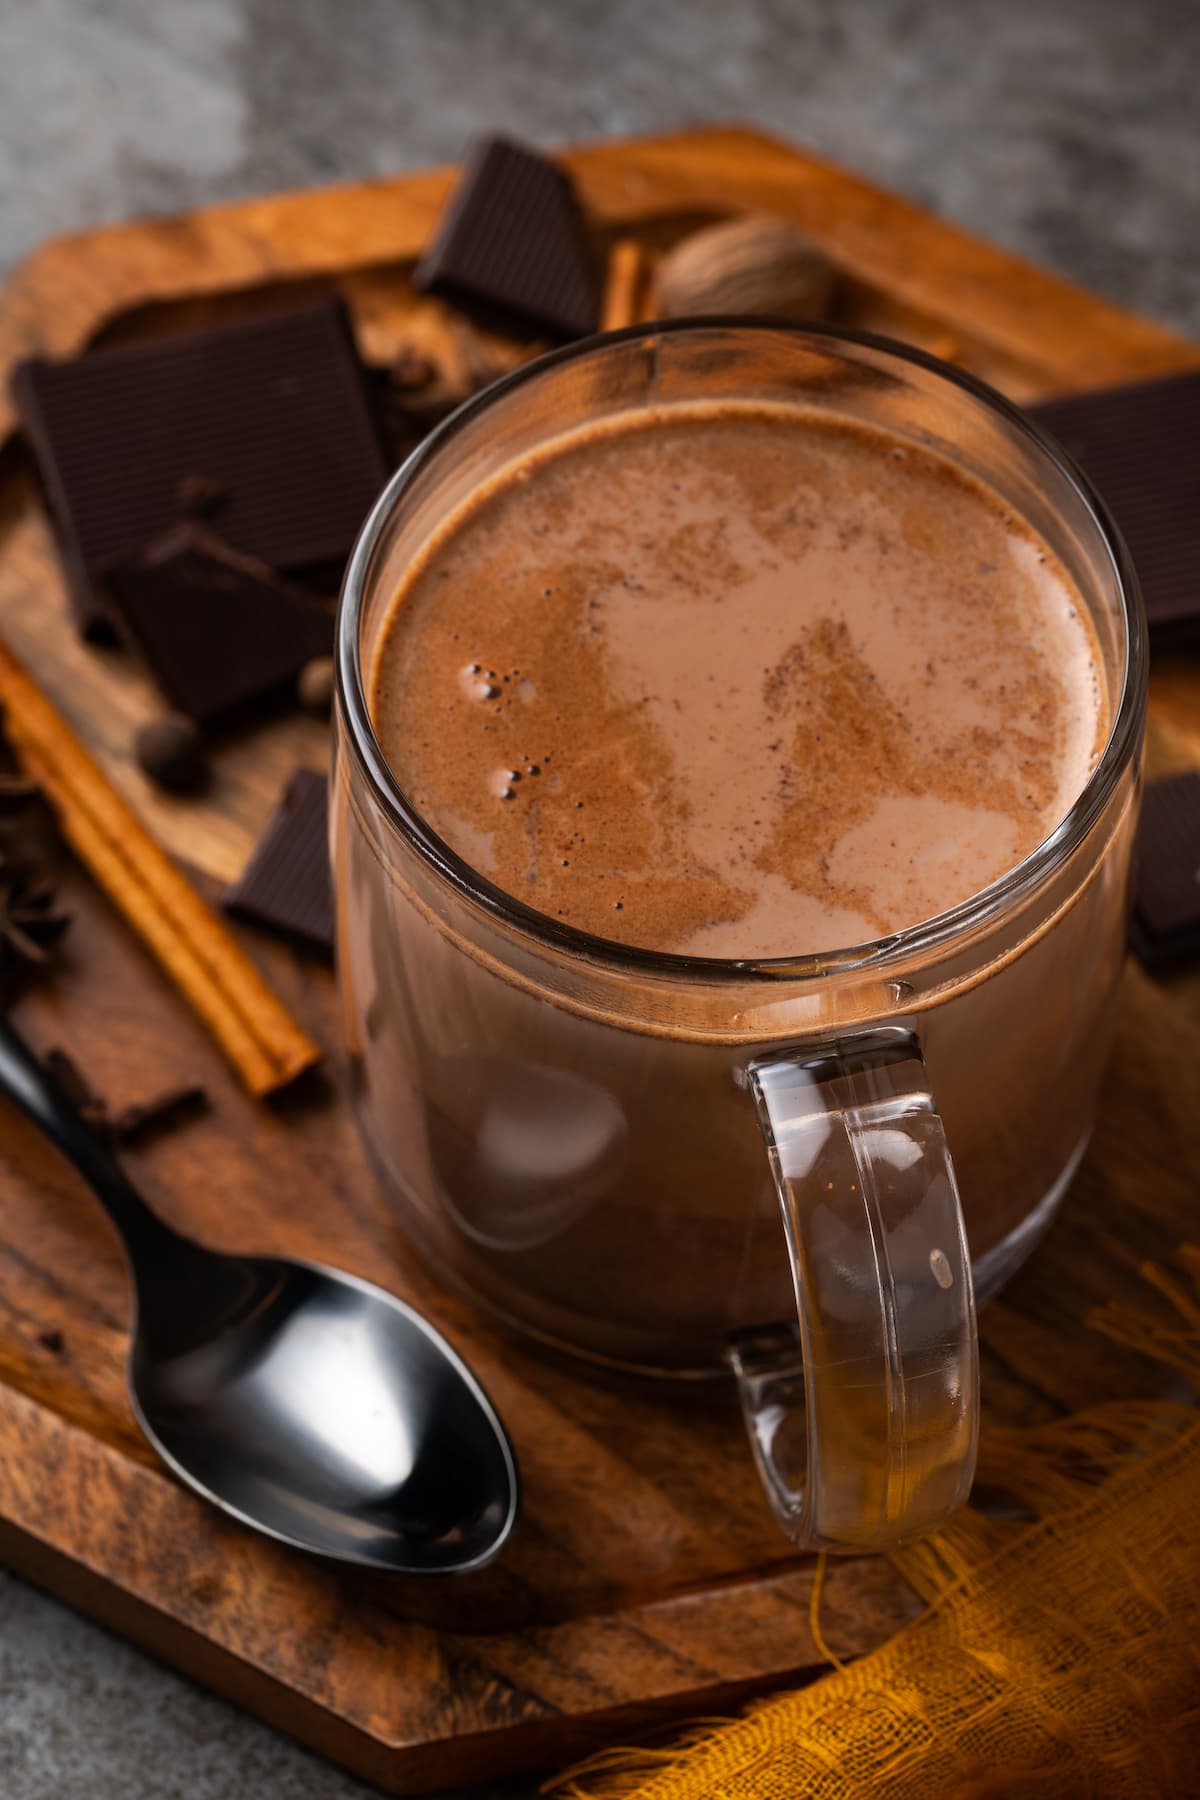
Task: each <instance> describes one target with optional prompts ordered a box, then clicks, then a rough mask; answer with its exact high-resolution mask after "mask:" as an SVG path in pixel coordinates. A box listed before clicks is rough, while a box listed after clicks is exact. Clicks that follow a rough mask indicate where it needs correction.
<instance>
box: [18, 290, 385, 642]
mask: <svg viewBox="0 0 1200 1800" xmlns="http://www.w3.org/2000/svg"><path fill="white" fill-rule="evenodd" d="M13 397H14V399H15V401H16V405H17V409H18V412H19V413H20V417H21V422H22V424H23V426H24V428H25V431H26V434H27V436H28V438H29V441H30V443H31V444H32V446H33V449H34V452H35V454H36V456H37V459H38V463H39V465H40V467H41V471H42V475H43V477H44V480H45V484H46V489H47V493H48V496H49V500H50V505H51V509H52V511H53V514H54V518H55V523H56V526H57V529H58V534H59V539H60V543H61V547H62V552H63V556H64V560H65V563H66V568H67V576H68V582H69V587H70V594H71V599H72V602H73V605H74V609H75V612H76V615H77V617H78V619H79V622H80V624H81V626H82V627H83V629H84V630H85V631H87V632H88V633H89V635H95V636H104V635H110V634H111V624H110V622H109V619H108V614H107V611H106V608H105V604H104V598H103V595H102V593H101V592H99V591H98V589H97V586H96V571H97V569H98V568H99V567H101V566H102V565H105V564H108V563H112V562H114V561H121V560H127V559H128V558H130V557H132V556H135V555H136V554H138V553H139V552H140V551H142V550H143V549H144V548H145V547H146V546H147V545H148V544H149V543H150V542H151V541H152V540H153V539H155V538H156V537H158V536H159V535H160V533H161V532H163V531H164V530H165V529H166V528H167V527H168V526H169V525H170V524H171V523H172V522H173V521H174V520H175V519H176V518H177V517H178V516H179V515H180V513H181V511H184V510H186V495H187V494H188V493H189V492H190V491H194V490H196V489H197V488H198V487H203V488H204V489H205V491H206V492H208V493H209V494H211V496H212V504H211V507H210V509H209V512H208V515H207V516H208V518H209V522H210V523H212V524H213V526H214V528H215V529H217V530H219V532H220V535H221V536H222V538H224V539H225V540H226V542H227V543H229V544H230V545H232V546H233V548H234V549H236V550H240V551H243V552H244V553H245V554H246V555H248V556H254V557H257V558H259V560H260V561H262V562H264V563H268V564H270V565H271V566H272V567H275V568H279V569H286V570H289V571H300V570H303V569H305V568H307V567H310V566H312V565H320V564H329V563H333V564H335V565H340V564H341V563H342V562H344V560H345V558H346V556H347V555H348V553H349V551H350V548H351V546H352V544H353V542H354V538H355V536H356V535H357V532H358V529H359V526H360V525H361V524H362V521H363V519H364V518H365V516H366V514H367V512H368V510H369V508H370V506H371V504H372V502H373V501H374V499H375V496H376V495H377V494H378V492H379V490H380V488H381V487H382V485H383V483H384V480H385V479H386V477H387V474H388V463H387V459H386V457H385V455H384V451H383V447H382V444H381V441H380V437H379V434H378V431H377V428H376V424H375V419H374V415H373V413H372V410H371V406H370V404H369V401H368V397H367V393H366V388H365V385H364V382H363V378H362V372H361V369H360V367H359V363H358V358H357V354H356V352H355V348H354V342H353V339H352V336H351V333H350V327H349V323H348V321H347V318H346V314H345V310H344V308H343V307H342V305H341V303H340V301H338V300H334V299H329V300H321V301H318V302H316V303H315V304H309V305H305V306H300V307H294V308H290V309H289V310H287V311H284V312H272V313H270V314H259V315H256V316H255V317H253V318H248V319H243V320H239V321H237V322H235V323H232V324H228V325H218V326H213V327H211V328H209V329H207V330H203V331H187V332H179V333H177V334H174V335H171V336H165V337H156V338H153V339H149V340H147V341H146V342H143V343H136V344H124V345H118V346H115V347H113V348H111V349H101V350H93V351H89V352H87V353H86V354H85V355H83V356H77V357H75V358H73V359H72V360H71V361H69V362H59V363H55V362H46V361H42V360H40V359H35V360H33V361H30V362H25V363H22V364H21V365H20V367H19V368H18V369H17V371H16V373H15V375H14V377H13Z"/></svg>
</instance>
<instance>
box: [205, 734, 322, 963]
mask: <svg viewBox="0 0 1200 1800" xmlns="http://www.w3.org/2000/svg"><path fill="white" fill-rule="evenodd" d="M328 817H329V804H328V794H327V783H326V781H325V777H324V776H323V775H315V774H314V773H313V771H312V770H311V769H297V770H296V772H295V774H294V775H293V776H292V778H291V780H290V781H289V783H288V785H287V788H286V790H285V792H284V795H283V798H282V799H281V800H280V802H279V805H278V806H277V807H276V809H275V811H274V813H273V814H272V815H271V818H270V820H269V821H268V823H267V828H266V830H265V831H264V832H263V834H262V837H261V838H260V839H259V841H258V844H257V846H256V847H255V850H254V852H253V854H252V856H251V858H250V861H249V862H248V863H247V864H246V867H245V868H244V869H243V870H242V873H241V876H240V878H239V879H238V880H237V881H236V882H235V883H234V884H233V886H232V887H231V888H229V889H228V890H227V891H226V894H225V898H224V904H225V906H226V907H227V908H228V910H229V911H230V912H232V913H237V914H238V915H239V916H240V917H242V918H245V919H251V920H253V921H254V923H255V924H258V925H265V926H267V927H268V928H269V929H270V930H272V931H278V932H282V933H283V934H284V935H285V936H286V937H291V938H299V939H300V940H301V941H302V942H304V943H306V944H308V945H310V946H312V947H314V948H316V949H319V950H324V951H332V949H333V883H332V880H331V878H330V873H329V843H328Z"/></svg>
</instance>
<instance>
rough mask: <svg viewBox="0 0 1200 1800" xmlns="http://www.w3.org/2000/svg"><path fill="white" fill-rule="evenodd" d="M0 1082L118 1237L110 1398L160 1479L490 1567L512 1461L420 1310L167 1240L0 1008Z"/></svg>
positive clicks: (266, 1511)
mask: <svg viewBox="0 0 1200 1800" xmlns="http://www.w3.org/2000/svg"><path fill="white" fill-rule="evenodd" d="M0 1092H5V1093H7V1094H8V1095H9V1096H10V1098H12V1099H13V1100H15V1101H16V1103H17V1104H18V1105H19V1106H21V1107H22V1109H23V1110H24V1111H25V1112H26V1113H27V1114H28V1115H29V1116H30V1117H31V1118H32V1119H33V1120H34V1122H35V1123H36V1124H38V1125H40V1126H41V1128H42V1129H43V1130H44V1131H45V1132H46V1133H47V1135H48V1136H49V1137H50V1138H51V1139H52V1141H53V1142H54V1143H55V1144H56V1146H57V1147H58V1148H59V1149H60V1150H61V1151H62V1152H63V1154H64V1155H66V1156H67V1157H68V1159H69V1160H70V1161H71V1162H72V1163H73V1164H74V1165H75V1167H76V1169H77V1170H78V1171H79V1173H80V1174H81V1175H82V1176H83V1177H84V1179H85V1180H86V1181H87V1182H88V1183H89V1185H90V1186H91V1188H92V1190H93V1192H94V1193H95V1194H96V1196H97V1198H98V1199H99V1200H100V1201H101V1203H102V1204H103V1206H104V1208H105V1210H106V1211H107V1212H108V1214H109V1217H110V1218H111V1219H112V1220H113V1223H114V1224H115V1225H116V1227H117V1230H118V1232H119V1233H120V1236H121V1240H122V1243H123V1245H124V1248H125V1253H126V1257H127V1259H128V1262H129V1266H130V1269H131V1271H132V1275H133V1282H134V1289H135V1294H136V1306H135V1328H134V1336H133V1343H132V1347H131V1350H130V1356H129V1389H130V1396H131V1398H132V1400H133V1404H134V1408H135V1410H136V1412H137V1416H138V1420H139V1422H140V1424H141V1426H142V1429H143V1431H144V1432H145V1434H146V1436H147V1438H148V1439H149V1440H150V1443H151V1444H152V1445H153V1446H154V1448H155V1449H156V1450H157V1451H158V1453H159V1455H160V1456H162V1458H163V1460H164V1461H165V1462H166V1463H167V1464H168V1465H169V1466H170V1467H171V1468H172V1469H173V1470H174V1471H175V1472H176V1474H177V1475H179V1476H180V1477H181V1478H182V1479H183V1480H184V1481H185V1482H187V1483H188V1485H189V1486H190V1487H192V1488H194V1489H196V1491H197V1492H198V1493H200V1494H202V1495H203V1496H204V1497H205V1498H206V1499H207V1500H210V1501H212V1502H213V1503H214V1505H216V1506H218V1507H220V1508H221V1509H222V1510H223V1511H225V1512H227V1513H230V1514H232V1515H233V1516H234V1517H235V1518H237V1519H240V1520H241V1521H242V1522H243V1523H244V1524H247V1525H250V1526H252V1527H254V1529H255V1530H257V1531H260V1532H263V1533H265V1534H266V1535H267V1536H269V1537H272V1538H276V1539H279V1540H280V1541H282V1542H283V1543H286V1544H291V1545H293V1546H294V1547H296V1548H297V1549H301V1550H307V1551H311V1552H313V1553H315V1554H317V1555H319V1556H324V1557H330V1558H334V1559H336V1560H337V1561H339V1562H346V1563H354V1564H358V1565H360V1566H365V1567H370V1568H374V1569H377V1570H381V1571H382V1570H386V1571H389V1572H394V1573H404V1574H409V1575H418V1574H419V1575H431V1574H433V1575H447V1574H462V1573H466V1572H468V1571H470V1570H473V1569H479V1568H482V1567H483V1566H484V1565H485V1564H486V1563H488V1562H490V1561H491V1560H492V1558H493V1557H494V1556H495V1555H496V1554H497V1552H498V1551H499V1550H500V1549H501V1547H502V1546H503V1545H504V1543H505V1542H506V1540H507V1539H508V1537H509V1535H510V1533H511V1531H512V1528H513V1525H514V1524H515V1522H516V1516H517V1506H518V1478H517V1467H516V1461H515V1458H514V1456H513V1452H512V1448H511V1446H510V1444H509V1441H508V1438H507V1436H506V1434H505V1431H504V1427H503V1426H502V1424H501V1423H500V1420H499V1418H498V1417H497V1415H496V1412H495V1410H494V1408H493V1407H492V1405H491V1402H490V1401H489V1400H488V1398H487V1395H486V1394H485V1393H484V1391H483V1389H482V1388H481V1386H480V1385H479V1382H478V1381H477V1380H476V1378H475V1377H474V1375H473V1374H472V1373H471V1371H470V1369H468V1367H467V1365H466V1364H465V1363H464V1362H463V1360H462V1358H461V1357H460V1356H459V1355H458V1354H457V1353H456V1352H455V1351H454V1350H453V1349H452V1348H451V1346H450V1345H449V1344H448V1343H447V1342H446V1340H445V1339H444V1338H443V1337H442V1336H441V1335H440V1334H439V1333H438V1332H437V1331H435V1329H434V1327H433V1326H432V1325H431V1324H430V1323H429V1321H428V1320H426V1319H423V1318H422V1317H421V1316H420V1314H419V1313H416V1312H414V1311H413V1309H412V1308H411V1307H409V1306H406V1305H405V1304H404V1303H403V1302H402V1301H400V1300H397V1299H395V1298H394V1297H393V1296H392V1295H391V1294H388V1293H385V1292H384V1291H383V1289H382V1288H378V1287H374V1286H373V1285H372V1284H371V1283H370V1282H367V1281H360V1280H358V1279H357V1278H356V1277H355V1276H353V1275H347V1274H344V1273H342V1272H341V1271H339V1270H336V1269H331V1268H327V1267H325V1266H323V1265H321V1264H318V1263H308V1262H300V1261H292V1260H287V1259H284V1258H276V1257H255V1256H226V1255H221V1254H219V1253H217V1252H216V1251H213V1250H208V1249H205V1248H204V1247H203V1246H201V1245H199V1244H196V1243H194V1242H192V1240H191V1239H189V1238H185V1237H183V1236H181V1235H180V1233H178V1232H177V1231H175V1230H173V1229H172V1228H171V1227H170V1226H168V1225H167V1224H165V1223H164V1222H163V1220H161V1219H160V1218H159V1217H158V1215H157V1214H156V1213H154V1212H152V1211H151V1210H150V1208H149V1207H148V1206H147V1205H146V1203H145V1202H144V1201H143V1200H142V1198H141V1196H140V1195H139V1194H138V1193H137V1192H136V1190H135V1189H134V1188H133V1186H132V1184H131V1183H130V1181H129V1179H128V1177H127V1176H126V1175H125V1172H124V1170H123V1169H122V1168H121V1167H120V1165H119V1164H118V1163H117V1161H116V1160H115V1158H114V1157H113V1156H112V1155H111V1154H110V1153H109V1151H108V1150H107V1149H106V1148H105V1146H104V1145H103V1144H102V1143H101V1142H100V1141H99V1139H98V1138H96V1136H95V1135H94V1134H93V1133H92V1132H91V1130H90V1129H89V1128H88V1127H87V1126H86V1125H85V1124H84V1122H83V1121H82V1120H81V1119H80V1117H79V1115H78V1114H77V1113H76V1112H75V1110H74V1108H73V1107H72V1106H71V1105H70V1103H69V1102H68V1101H67V1100H66V1098H65V1097H64V1096H63V1095H62V1094H61V1093H60V1092H59V1090H58V1089H57V1087H56V1086H55V1085H54V1083H53V1082H52V1081H51V1079H50V1077H49V1076H48V1075H47V1073H46V1071H45V1070H44V1069H43V1068H42V1066H41V1064H40V1063H39V1062H38V1061H37V1060H36V1058H35V1057H34V1056H33V1054H32V1052H31V1051H30V1050H29V1049H28V1047H27V1046H26V1045H25V1044H24V1043H23V1042H22V1041H21V1039H20V1038H19V1037H18V1036H17V1034H16V1033H15V1031H14V1030H13V1029H12V1026H11V1025H10V1024H9V1023H8V1022H7V1021H5V1020H2V1019H0Z"/></svg>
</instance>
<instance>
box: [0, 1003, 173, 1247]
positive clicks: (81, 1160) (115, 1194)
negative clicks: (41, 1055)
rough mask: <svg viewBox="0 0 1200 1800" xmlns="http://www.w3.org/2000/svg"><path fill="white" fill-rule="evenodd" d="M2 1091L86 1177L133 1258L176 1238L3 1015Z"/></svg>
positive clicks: (0, 1041) (0, 1050) (0, 1036)
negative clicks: (152, 1210) (151, 1209)
mask: <svg viewBox="0 0 1200 1800" xmlns="http://www.w3.org/2000/svg"><path fill="white" fill-rule="evenodd" d="M0 1093H3V1094H6V1095H7V1096H8V1098H9V1099H10V1100H12V1101H13V1102H14V1103H15V1104H16V1105H17V1106H19V1107H20V1108H21V1110H22V1112H24V1113H26V1114H27V1115H28V1117H29V1118H31V1119H32V1120H33V1122H34V1124H35V1125H37V1126H38V1127H39V1128H40V1129H41V1130H42V1131H43V1132H44V1133H45V1134H46V1136H47V1137H48V1138H49V1139H50V1142H51V1143H52V1144H53V1145H54V1147H55V1149H56V1150H58V1151H59V1152H61V1154H62V1155H63V1156H65V1157H66V1159H67V1161H68V1162H69V1163H73V1164H74V1166H75V1168H76V1169H77V1170H78V1171H79V1173H80V1174H81V1175H82V1176H83V1179H84V1180H85V1181H86V1182H87V1184H88V1186H89V1187H90V1188H91V1190H92V1192H93V1193H94V1194H95V1196H96V1198H97V1200H99V1202H100V1204H101V1206H103V1208H104V1210H105V1212H107V1214H108V1216H109V1218H110V1219H111V1220H112V1222H113V1224H114V1225H115V1226H116V1228H117V1231H118V1233H119V1234H120V1237H121V1240H122V1242H123V1243H124V1245H125V1249H126V1251H127V1252H128V1254H129V1256H130V1259H131V1260H132V1259H133V1257H134V1255H135V1253H137V1254H138V1255H141V1254H143V1253H144V1252H146V1251H150V1250H162V1249H165V1248H167V1247H168V1245H169V1244H170V1243H171V1242H172V1241H174V1240H175V1233H174V1232H173V1231H172V1230H171V1229H170V1227H169V1226H167V1225H164V1224H163V1222H162V1220H161V1219H160V1218H158V1216H157V1215H156V1214H155V1213H152V1212H151V1211H150V1208H149V1207H148V1206H147V1205H146V1202H145V1201H144V1200H143V1199H142V1197H141V1195H140V1194H139V1193H138V1192H137V1191H136V1189H135V1188H134V1187H133V1185H132V1183H131V1182H130V1181H129V1179H128V1177H127V1176H126V1174H125V1172H124V1170H123V1169H122V1168H121V1166H120V1164H119V1163H118V1162H117V1160H116V1158H115V1157H114V1156H113V1155H112V1154H111V1153H110V1151H109V1150H108V1149H107V1148H106V1146H105V1145H104V1144H103V1143H102V1142H101V1141H100V1139H99V1138H98V1137H97V1136H96V1134H95V1132H93V1131H92V1129H91V1127H90V1126H89V1125H88V1124H86V1123H85V1121H84V1120H83V1119H82V1118H81V1117H80V1115H79V1113H78V1112H77V1111H76V1109H75V1107H74V1106H73V1105H72V1104H71V1102H70V1101H69V1100H68V1099H67V1097H66V1095H65V1094H64V1093H63V1092H62V1090H61V1088H59V1086H58V1085H57V1083H56V1082H55V1081H54V1080H53V1079H52V1077H51V1076H50V1075H49V1074H48V1073H47V1071H46V1070H45V1069H44V1068H43V1066H42V1064H41V1063H40V1062H39V1061H38V1059H37V1057H36V1056H35V1055H34V1054H33V1051H32V1050H31V1049H30V1048H29V1046H28V1044H27V1043H26V1042H25V1041H24V1039H23V1038H22V1037H20V1036H19V1035H18V1033H17V1031H16V1030H15V1028H14V1027H13V1024H12V1021H11V1020H10V1019H8V1018H7V1017H5V1016H4V1014H2V1013H0Z"/></svg>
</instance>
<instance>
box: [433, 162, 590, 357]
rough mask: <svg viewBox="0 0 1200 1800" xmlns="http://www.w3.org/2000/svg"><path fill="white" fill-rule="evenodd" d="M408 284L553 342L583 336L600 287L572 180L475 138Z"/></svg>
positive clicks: (553, 166) (550, 165)
mask: <svg viewBox="0 0 1200 1800" xmlns="http://www.w3.org/2000/svg"><path fill="white" fill-rule="evenodd" d="M413 284H414V286H416V287H417V288H419V289H421V290H423V291H426V292H429V293H434V294H441V295H443V296H445V298H447V299H449V300H453V301H455V302H457V303H458V304H459V305H466V306H471V305H475V306H482V307H485V308H488V309H491V310H493V311H495V312H498V313H500V314H503V315H506V316H508V317H511V318H514V319H516V320H519V321H521V322H523V323H524V324H525V325H526V326H531V327H533V328H534V329H536V330H540V331H547V332H550V333H551V334H552V335H553V336H555V337H558V338H568V339H569V338H578V337H588V336H589V335H590V334H591V333H592V332H593V331H595V330H596V329H597V326H598V321H599V287H598V283H597V280H596V273H595V269H594V267H593V263H592V257H591V254H590V251H589V247H588V242H587V236H586V233H585V231H584V224H583V218H582V215H581V213H580V210H579V205H578V202H577V200H576V198H575V191H574V188H573V187H572V185H571V180H570V177H569V176H568V175H567V174H566V172H565V171H564V170H563V169H560V168H558V167H557V165H556V164H554V163H552V162H550V161H548V160H547V158H546V157H544V156H540V155H539V154H538V153H537V151H536V150H529V149H526V148H524V147H523V146H522V145H520V144H514V143H510V142H509V141H508V140H507V139H505V138H484V139H483V140H481V141H480V142H479V143H477V144H476V145H475V146H474V148H473V150H472V151H471V154H470V156H469V157H468V159H467V163H466V167H465V168H464V170H463V173H462V176H461V179H460V180H459V183H458V186H457V187H456V188H455V190H454V193H453V194H452V196H451V198H450V201H449V204H448V205H447V207H446V210H445V212H444V213H443V215H442V218H441V221H440V223H439V225H438V229H437V232H436V234H435V236H434V239H433V242H432V243H431V244H430V246H429V248H428V249H427V250H426V252H425V254H424V256H423V257H422V258H421V260H420V262H419V263H418V264H417V268H416V271H415V273H414V275H413Z"/></svg>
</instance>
